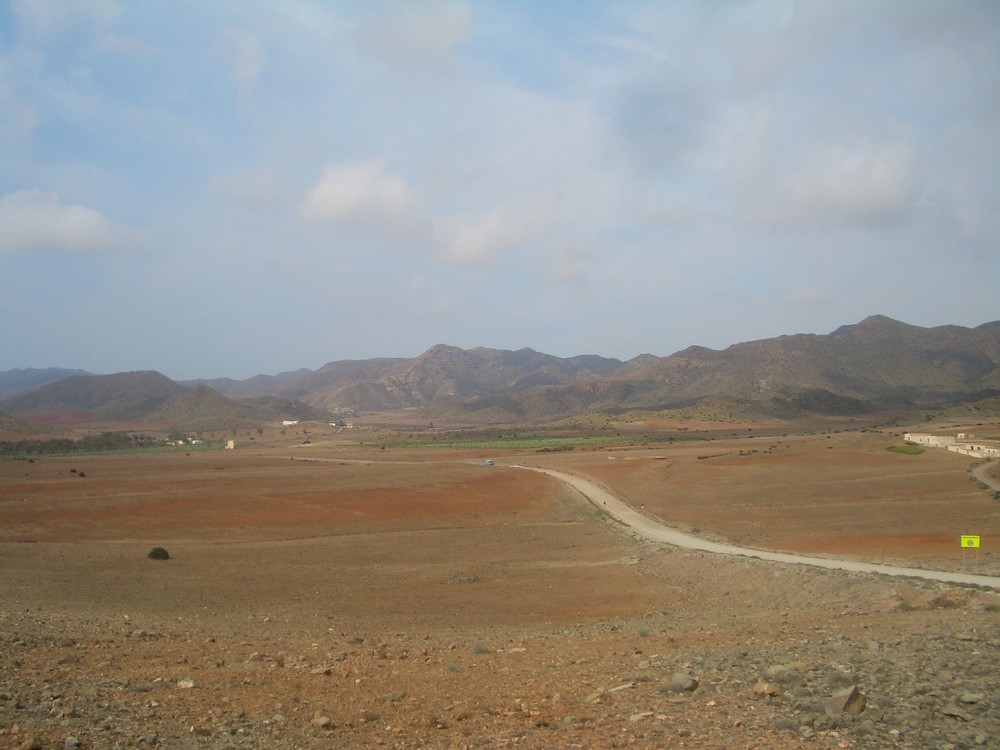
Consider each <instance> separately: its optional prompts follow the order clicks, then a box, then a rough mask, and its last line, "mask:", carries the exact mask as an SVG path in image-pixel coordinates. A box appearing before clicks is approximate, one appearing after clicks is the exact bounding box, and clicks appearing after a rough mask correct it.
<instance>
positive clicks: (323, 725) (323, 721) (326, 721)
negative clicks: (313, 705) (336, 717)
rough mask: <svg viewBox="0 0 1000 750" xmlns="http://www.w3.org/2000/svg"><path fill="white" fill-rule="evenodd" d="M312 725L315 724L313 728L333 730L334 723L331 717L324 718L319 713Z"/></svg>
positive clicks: (314, 717)
mask: <svg viewBox="0 0 1000 750" xmlns="http://www.w3.org/2000/svg"><path fill="white" fill-rule="evenodd" d="M312 723H313V726H314V727H317V728H318V729H332V728H333V721H331V720H330V717H329V716H323V715H321V714H319V713H317V715H316V716H313V720H312Z"/></svg>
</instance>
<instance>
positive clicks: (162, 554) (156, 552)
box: [146, 547, 170, 560]
mask: <svg viewBox="0 0 1000 750" xmlns="http://www.w3.org/2000/svg"><path fill="white" fill-rule="evenodd" d="M146 557H148V558H149V559H150V560H169V559H170V553H169V552H167V551H166V550H165V549H163V547H153V549H151V550H150V551H149V554H147V555H146Z"/></svg>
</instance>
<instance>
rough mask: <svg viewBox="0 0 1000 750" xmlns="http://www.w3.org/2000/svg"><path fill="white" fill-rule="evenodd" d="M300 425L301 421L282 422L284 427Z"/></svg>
mask: <svg viewBox="0 0 1000 750" xmlns="http://www.w3.org/2000/svg"><path fill="white" fill-rule="evenodd" d="M298 423H299V420H297V419H286V420H283V421H282V423H281V425H282V426H283V427H291V426H292V425H293V424H298Z"/></svg>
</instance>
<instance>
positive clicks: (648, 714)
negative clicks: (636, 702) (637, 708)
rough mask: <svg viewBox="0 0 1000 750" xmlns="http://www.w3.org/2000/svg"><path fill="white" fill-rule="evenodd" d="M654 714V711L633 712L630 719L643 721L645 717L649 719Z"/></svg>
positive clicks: (633, 721) (631, 720)
mask: <svg viewBox="0 0 1000 750" xmlns="http://www.w3.org/2000/svg"><path fill="white" fill-rule="evenodd" d="M652 715H653V712H652V711H642V712H640V713H637V714H632V715H631V716H629V717H628V720H629V721H630V722H632V723H635V722H637V721H642V720H643V719H648V718H649V717H651V716H652Z"/></svg>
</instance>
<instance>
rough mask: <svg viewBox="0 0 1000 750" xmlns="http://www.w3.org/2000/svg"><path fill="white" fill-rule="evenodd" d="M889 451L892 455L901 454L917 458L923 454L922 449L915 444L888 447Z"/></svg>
mask: <svg viewBox="0 0 1000 750" xmlns="http://www.w3.org/2000/svg"><path fill="white" fill-rule="evenodd" d="M889 450H890V451H892V452H893V453H902V454H903V455H904V456H919V455H920V454H921V453H923V452H924V447H923V446H922V445H917V444H916V443H905V444H904V445H890V446H889Z"/></svg>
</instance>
